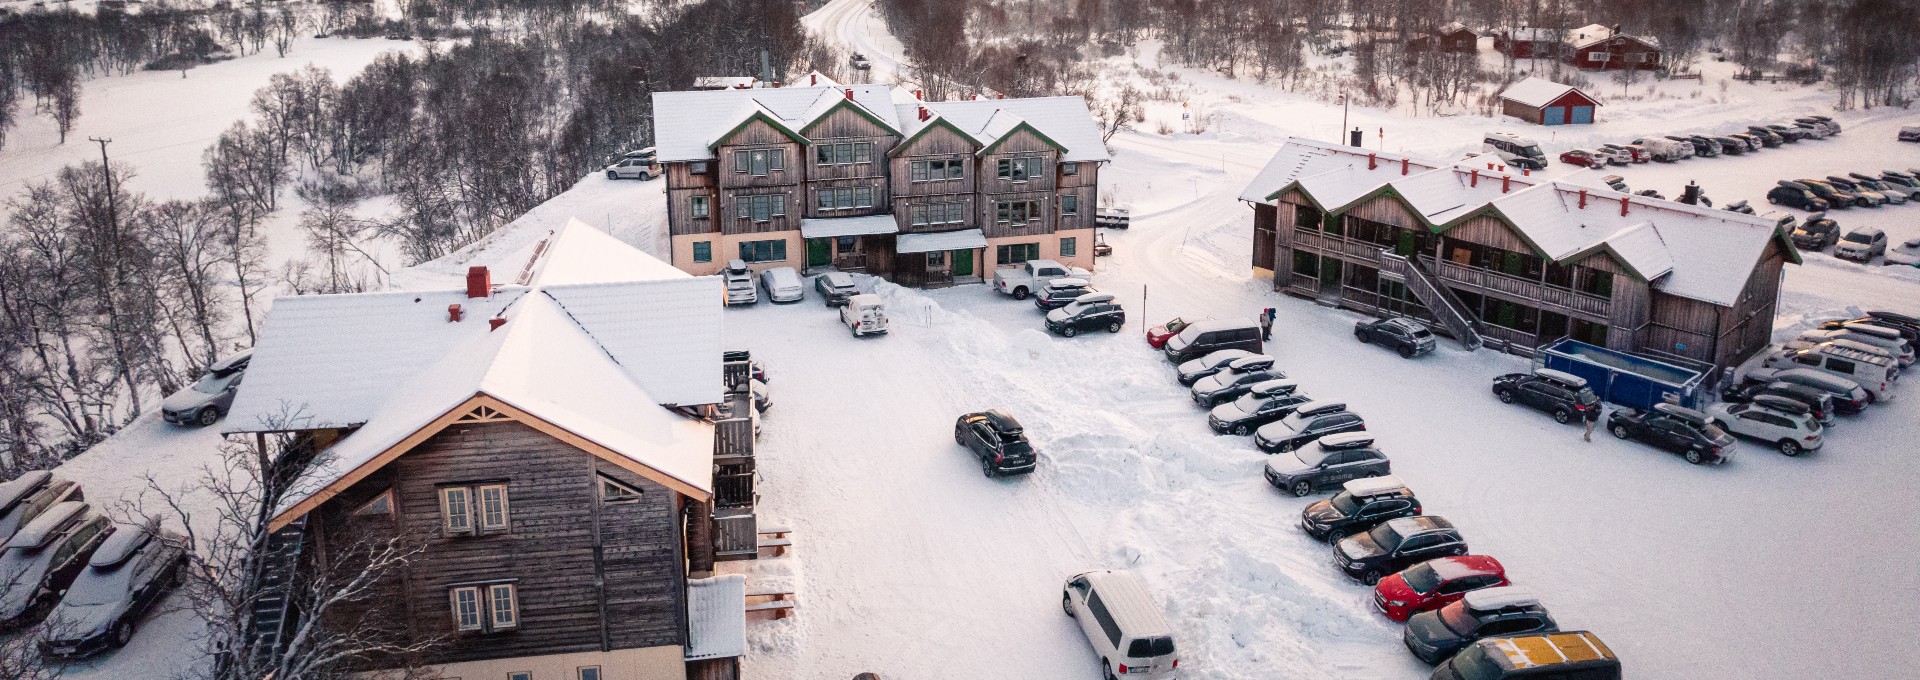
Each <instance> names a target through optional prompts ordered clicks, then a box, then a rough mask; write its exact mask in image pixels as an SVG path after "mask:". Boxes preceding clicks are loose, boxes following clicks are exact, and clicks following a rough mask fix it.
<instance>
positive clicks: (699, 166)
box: [687, 161, 707, 175]
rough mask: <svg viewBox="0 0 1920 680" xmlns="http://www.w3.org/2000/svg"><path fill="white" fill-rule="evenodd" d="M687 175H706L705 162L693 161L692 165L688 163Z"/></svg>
mask: <svg viewBox="0 0 1920 680" xmlns="http://www.w3.org/2000/svg"><path fill="white" fill-rule="evenodd" d="M687 174H690V175H704V174H707V162H706V161H694V162H692V163H688V164H687Z"/></svg>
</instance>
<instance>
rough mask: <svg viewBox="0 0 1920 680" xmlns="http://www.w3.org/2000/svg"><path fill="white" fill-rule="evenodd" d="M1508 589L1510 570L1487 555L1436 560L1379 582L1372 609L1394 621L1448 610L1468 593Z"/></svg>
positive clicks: (1374, 592)
mask: <svg viewBox="0 0 1920 680" xmlns="http://www.w3.org/2000/svg"><path fill="white" fill-rule="evenodd" d="M1504 585H1508V581H1507V568H1506V567H1504V566H1501V564H1500V560H1496V559H1493V558H1492V557H1488V556H1486V555H1460V556H1458V557H1436V558H1433V559H1430V560H1427V561H1425V562H1421V563H1419V564H1416V565H1413V566H1411V567H1407V568H1406V569H1405V570H1403V571H1400V572H1399V573H1396V574H1392V575H1390V576H1387V577H1386V578H1383V579H1380V583H1378V584H1376V585H1374V587H1373V608H1374V609H1378V610H1380V613H1382V614H1385V615H1387V618H1389V619H1393V620H1395V621H1406V620H1407V619H1408V618H1410V617H1412V616H1413V615H1414V614H1418V613H1420V612H1430V611H1433V610H1435V609H1439V608H1441V607H1445V606H1447V605H1449V604H1453V603H1454V602H1458V601H1460V598H1462V597H1466V595H1467V593H1470V592H1473V591H1476V590H1480V589H1483V588H1498V587H1500V586H1504Z"/></svg>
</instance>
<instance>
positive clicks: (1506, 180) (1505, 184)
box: [1500, 175, 1513, 194]
mask: <svg viewBox="0 0 1920 680" xmlns="http://www.w3.org/2000/svg"><path fill="white" fill-rule="evenodd" d="M1512 188H1513V175H1501V176H1500V193H1503V194H1504V193H1507V190H1509V189H1512Z"/></svg>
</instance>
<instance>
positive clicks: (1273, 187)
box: [1240, 137, 1441, 209]
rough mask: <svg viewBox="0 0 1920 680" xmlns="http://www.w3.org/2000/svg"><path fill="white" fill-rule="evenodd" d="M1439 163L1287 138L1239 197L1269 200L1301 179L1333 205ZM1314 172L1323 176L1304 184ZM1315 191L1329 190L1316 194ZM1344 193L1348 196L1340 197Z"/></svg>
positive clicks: (1318, 197)
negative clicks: (1403, 163) (1340, 198)
mask: <svg viewBox="0 0 1920 680" xmlns="http://www.w3.org/2000/svg"><path fill="white" fill-rule="evenodd" d="M1403 161H1404V162H1405V163H1406V165H1405V168H1404V169H1405V171H1406V173H1407V174H1406V175H1402V174H1401V171H1402V169H1403V168H1402V165H1401V163H1402V162H1403ZM1440 166H1441V164H1440V163H1436V162H1433V161H1429V160H1425V159H1419V158H1414V157H1411V156H1407V155H1404V154H1396V153H1388V152H1381V151H1368V150H1366V149H1363V148H1360V147H1353V146H1344V145H1340V144H1332V143H1328V142H1321V141H1317V140H1311V139H1304V138H1300V137H1289V138H1287V142H1286V143H1285V144H1282V145H1280V150H1279V151H1276V152H1274V154H1273V158H1271V159H1269V160H1268V161H1267V165H1266V166H1265V167H1263V168H1261V169H1260V173H1259V174H1257V175H1254V178H1253V181H1252V182H1249V183H1248V184H1247V188H1246V189H1245V190H1244V191H1242V192H1240V200H1242V201H1247V202H1250V203H1267V204H1271V203H1273V197H1274V195H1275V194H1277V193H1278V192H1279V191H1280V190H1281V189H1284V188H1286V187H1287V186H1288V185H1290V184H1293V183H1294V182H1296V181H1300V182H1302V185H1303V186H1302V188H1304V189H1307V190H1308V192H1309V195H1311V196H1313V199H1314V200H1315V201H1317V202H1319V203H1320V205H1321V206H1323V207H1326V208H1329V209H1332V208H1336V207H1340V206H1343V205H1345V204H1346V203H1347V202H1348V201H1351V200H1352V199H1354V198H1358V197H1360V196H1363V195H1365V194H1367V193H1369V192H1371V191H1373V190H1374V189H1378V188H1380V187H1381V186H1383V185H1385V184H1386V183H1387V182H1389V181H1392V180H1394V179H1397V178H1400V177H1404V176H1410V175H1412V174H1414V173H1420V172H1426V171H1429V170H1433V169H1435V168H1438V167H1440ZM1343 170H1344V172H1335V171H1343ZM1316 175H1322V176H1321V177H1316V178H1315V179H1314V181H1313V183H1312V186H1311V187H1308V186H1306V185H1307V182H1305V181H1303V180H1304V179H1305V178H1307V177H1313V176H1316ZM1315 191H1321V192H1325V193H1324V194H1316V193H1314V192H1315ZM1342 196H1344V197H1346V198H1345V199H1344V200H1337V199H1339V197H1342ZM1336 200H1337V202H1336Z"/></svg>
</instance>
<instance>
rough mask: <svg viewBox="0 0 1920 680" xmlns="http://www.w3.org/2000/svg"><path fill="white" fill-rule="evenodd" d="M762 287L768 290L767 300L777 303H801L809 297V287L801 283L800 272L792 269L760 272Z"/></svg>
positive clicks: (780, 268)
mask: <svg viewBox="0 0 1920 680" xmlns="http://www.w3.org/2000/svg"><path fill="white" fill-rule="evenodd" d="M760 286H761V287H762V288H765V289H767V299H768V300H770V301H773V302H776V303H785V302H799V301H801V300H803V299H806V297H807V287H806V286H804V285H801V283H800V272H796V271H794V270H793V268H792V267H774V268H772V269H768V270H766V271H763V272H760Z"/></svg>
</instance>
